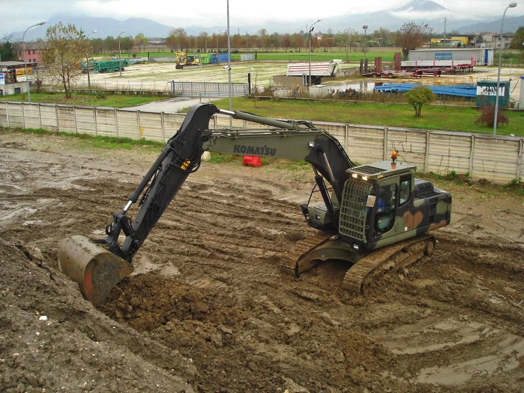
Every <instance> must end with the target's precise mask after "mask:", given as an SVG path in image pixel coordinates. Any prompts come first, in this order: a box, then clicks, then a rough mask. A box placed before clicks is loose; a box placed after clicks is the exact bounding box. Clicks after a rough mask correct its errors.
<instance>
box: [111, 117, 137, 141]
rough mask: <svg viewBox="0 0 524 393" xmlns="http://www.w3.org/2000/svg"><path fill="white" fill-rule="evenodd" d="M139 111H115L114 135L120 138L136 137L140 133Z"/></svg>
mask: <svg viewBox="0 0 524 393" xmlns="http://www.w3.org/2000/svg"><path fill="white" fill-rule="evenodd" d="M139 116H140V115H139V113H138V112H128V111H116V119H117V124H118V129H117V130H116V131H118V132H115V133H116V136H118V137H120V138H131V139H138V138H139V137H138V136H139V135H140V129H139V124H140V123H139Z"/></svg>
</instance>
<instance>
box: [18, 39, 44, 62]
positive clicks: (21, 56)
mask: <svg viewBox="0 0 524 393" xmlns="http://www.w3.org/2000/svg"><path fill="white" fill-rule="evenodd" d="M18 60H20V61H22V62H25V63H34V64H40V63H41V62H42V50H41V49H40V48H39V45H37V44H32V43H29V44H25V49H24V45H23V44H21V45H20V47H19V48H18Z"/></svg>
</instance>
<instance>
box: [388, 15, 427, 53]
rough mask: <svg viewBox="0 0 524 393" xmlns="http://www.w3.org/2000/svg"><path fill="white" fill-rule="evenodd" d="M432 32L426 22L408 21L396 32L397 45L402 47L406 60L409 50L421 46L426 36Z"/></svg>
mask: <svg viewBox="0 0 524 393" xmlns="http://www.w3.org/2000/svg"><path fill="white" fill-rule="evenodd" d="M430 33H431V28H430V27H429V26H428V25H427V24H425V23H421V24H416V23H415V22H408V23H404V24H403V25H402V27H401V28H400V30H399V31H397V32H396V33H395V45H397V46H399V47H401V48H402V54H403V56H404V60H407V59H408V55H409V51H410V50H413V49H416V48H417V47H419V46H421V45H422V44H423V43H424V38H425V36H426V35H428V34H430Z"/></svg>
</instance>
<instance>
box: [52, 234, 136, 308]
mask: <svg viewBox="0 0 524 393" xmlns="http://www.w3.org/2000/svg"><path fill="white" fill-rule="evenodd" d="M58 265H59V267H60V271H61V272H62V273H64V274H65V275H67V276H68V277H69V278H71V279H72V280H73V281H74V282H76V283H77V284H78V286H79V288H80V292H82V295H83V296H84V298H85V299H87V300H89V301H90V302H91V303H93V304H94V305H95V306H96V305H98V304H101V303H102V302H103V301H104V299H105V298H106V297H107V295H108V294H109V292H111V289H113V287H114V286H115V285H116V284H118V283H119V282H120V281H121V280H122V279H123V278H124V277H127V276H129V275H130V274H131V273H132V272H133V270H134V269H133V265H132V264H130V263H129V262H127V261H125V260H123V259H122V258H120V257H118V256H116V255H115V254H113V253H111V252H109V251H108V250H106V249H105V248H102V247H100V246H98V245H96V244H94V243H93V242H92V241H91V240H90V239H88V238H87V237H85V236H80V235H74V236H71V237H67V238H65V239H63V240H62V241H61V242H60V245H59V246H58Z"/></svg>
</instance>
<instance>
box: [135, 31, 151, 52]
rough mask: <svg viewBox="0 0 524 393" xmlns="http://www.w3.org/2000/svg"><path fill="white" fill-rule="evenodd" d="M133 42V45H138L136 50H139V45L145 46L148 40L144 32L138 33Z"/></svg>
mask: <svg viewBox="0 0 524 393" xmlns="http://www.w3.org/2000/svg"><path fill="white" fill-rule="evenodd" d="M133 43H134V45H135V46H138V50H140V47H141V46H146V45H147V43H148V40H147V38H146V36H145V35H144V33H138V34H137V35H136V36H135V38H134V40H133Z"/></svg>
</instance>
